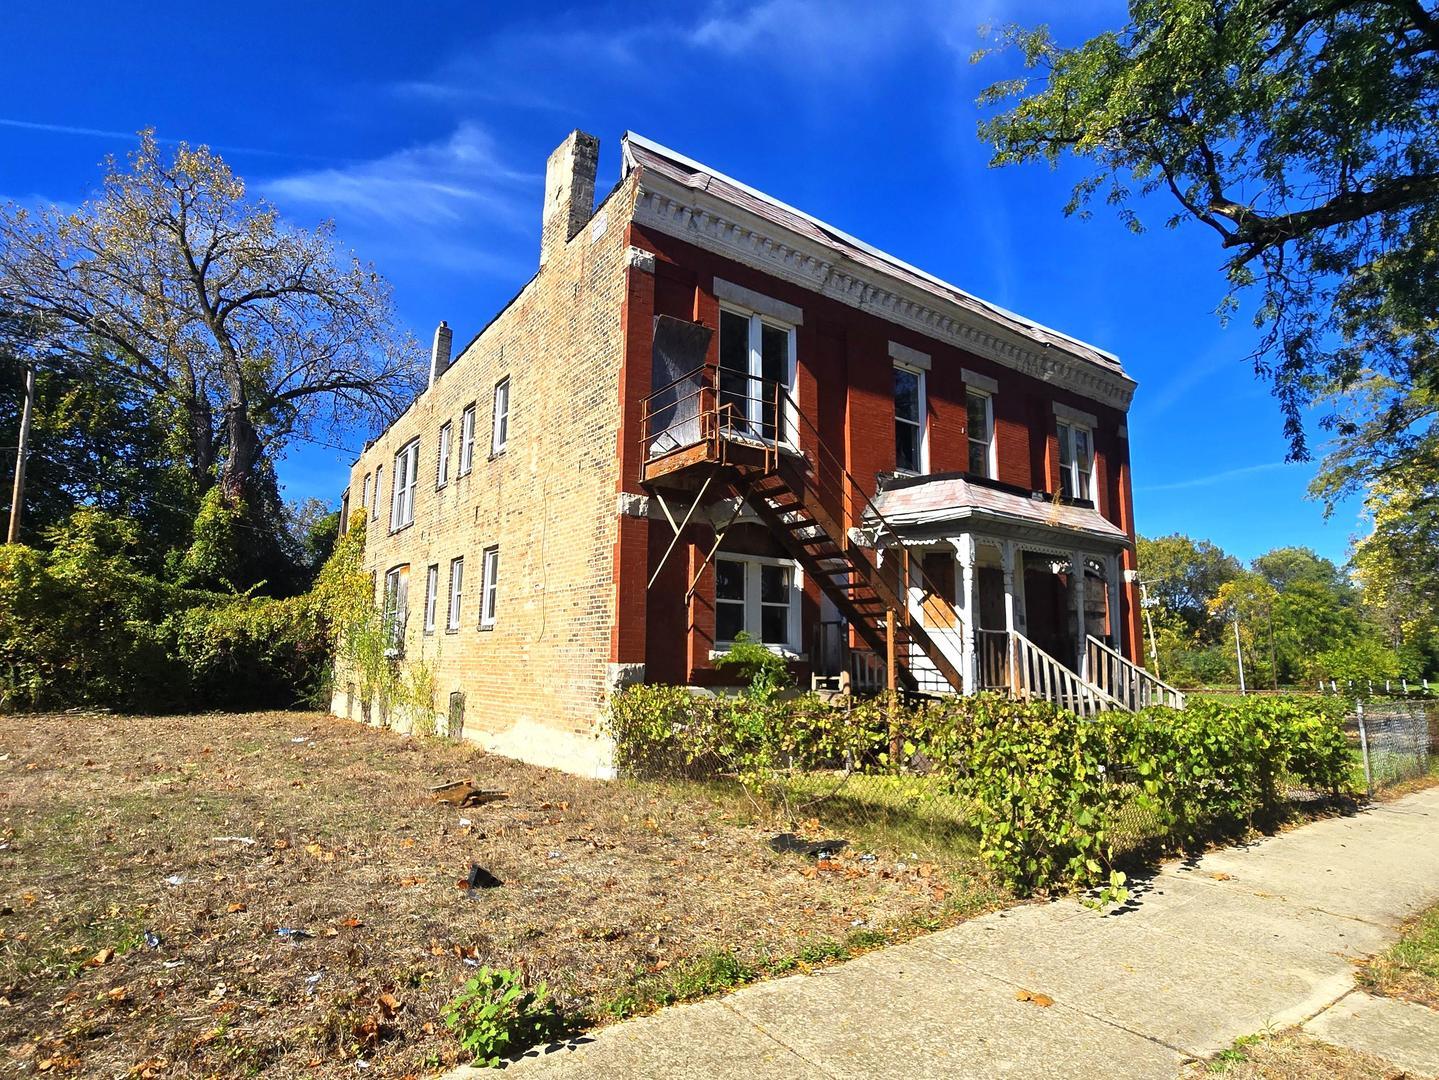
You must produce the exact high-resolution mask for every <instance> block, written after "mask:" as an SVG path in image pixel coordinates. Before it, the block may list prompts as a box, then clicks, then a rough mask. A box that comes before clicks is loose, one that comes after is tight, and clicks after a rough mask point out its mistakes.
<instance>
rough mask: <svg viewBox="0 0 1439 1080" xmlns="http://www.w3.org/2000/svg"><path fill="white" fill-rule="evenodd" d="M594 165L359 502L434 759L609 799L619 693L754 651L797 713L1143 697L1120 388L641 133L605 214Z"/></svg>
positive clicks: (558, 191)
mask: <svg viewBox="0 0 1439 1080" xmlns="http://www.w3.org/2000/svg"><path fill="white" fill-rule="evenodd" d="M597 157H598V141H597V140H596V139H594V138H593V137H592V136H588V135H584V134H582V133H580V132H574V133H572V134H571V135H570V137H569V138H568V139H566V140H565V142H564V143H563V144H561V146H560V147H559V148H557V149H556V150H555V152H554V154H553V155H551V158H550V160H549V163H548V166H547V169H546V177H545V195H544V207H543V214H542V221H541V241H540V253H539V270H538V271H537V273H536V274H535V276H534V277H533V278H531V280H530V281H529V282H528V283H527V284H526V285H525V286H524V288H523V289H522V290H521V291H520V293H519V295H518V296H516V297H515V298H514V300H512V301H511V302H510V304H509V305H508V306H507V307H506V308H505V309H504V310H503V311H501V312H500V313H499V314H498V315H497V316H495V318H494V319H492V320H491V321H490V323H489V324H488V325H487V326H486V327H485V328H484V329H483V330H482V331H481V332H480V333H479V334H478V335H476V336H475V338H474V339H473V340H472V341H471V342H470V343H469V344H468V345H467V346H465V347H464V348H463V349H462V350H461V351H460V353H459V355H458V356H456V357H455V358H454V359H453V360H451V358H450V353H451V348H450V331H449V329H448V328H447V327H445V326H444V325H443V324H442V326H441V328H440V330H439V331H438V332H437V334H436V338H435V351H434V356H433V361H432V368H431V380H430V386H429V388H428V389H427V390H426V391H425V392H423V393H422V394H421V395H420V396H419V398H418V399H417V400H416V401H415V402H414V404H413V405H412V406H411V407H410V408H409V410H408V411H407V412H406V413H405V414H404V415H402V416H401V417H400V418H398V419H397V420H396V421H395V422H394V423H393V424H391V425H390V427H389V428H388V429H387V430H386V431H385V432H384V433H383V434H382V435H381V436H380V437H379V438H378V439H376V440H375V441H374V442H373V443H371V444H370V445H369V446H367V448H366V450H365V451H364V453H363V454H362V455H361V457H360V459H359V460H358V461H357V462H356V463H355V465H354V467H353V469H352V471H351V477H350V485H349V488H348V490H347V492H346V499H347V505H348V506H349V507H350V508H354V507H357V506H363V507H365V508H366V512H367V514H369V515H370V519H371V520H370V522H369V526H368V536H367V543H366V554H365V558H366V565H367V567H368V568H370V569H371V570H373V571H374V574H375V578H376V583H377V584H376V594H377V595H376V602H377V603H378V604H380V605H381V606H382V608H383V610H384V611H385V612H386V616H387V618H388V619H389V621H390V624H391V626H392V627H393V629H394V633H395V637H396V642H397V647H398V648H399V649H400V650H401V651H402V652H403V654H404V656H405V657H407V658H410V659H413V658H417V657H418V658H423V659H424V661H425V662H426V663H428V664H429V665H430V666H431V668H432V669H433V671H434V673H435V677H436V681H437V691H438V697H439V699H440V700H437V702H436V708H437V711H438V712H439V713H440V714H441V727H442V728H443V727H445V725H446V722H447V721H446V718H447V717H448V718H449V721H450V729H451V730H452V731H456V732H458V731H459V730H461V729H462V730H463V734H464V735H465V736H466V737H469V738H473V739H476V740H478V741H480V742H481V743H483V744H484V745H486V746H488V747H490V748H493V749H496V750H498V751H500V752H503V753H507V754H512V755H514V756H516V757H521V758H524V759H527V760H531V761H536V762H539V763H544V764H554V765H559V766H562V767H566V768H570V769H574V770H577V771H582V772H596V771H599V772H603V771H604V770H605V768H606V763H607V761H608V748H607V746H606V744H605V741H604V740H603V739H602V738H600V737H598V721H599V720H600V718H601V716H602V713H603V708H604V702H605V698H606V695H607V693H608V692H609V691H610V690H611V689H612V688H613V687H615V686H617V685H620V684H622V683H625V682H631V681H637V680H646V681H651V682H676V683H689V684H697V685H704V684H715V683H717V682H720V681H721V680H720V678H719V673H718V672H717V670H716V668H715V666H714V664H713V659H714V657H715V656H716V655H717V654H718V653H719V652H722V651H723V650H724V649H726V648H727V647H728V645H729V644H730V643H731V642H733V641H734V640H735V638H736V636H737V635H738V634H740V633H741V632H744V633H747V634H749V635H750V636H752V637H753V638H755V639H758V640H760V641H762V642H764V643H765V644H766V645H767V646H768V647H770V648H772V649H774V650H776V651H779V652H781V653H783V654H784V655H786V656H787V657H789V658H790V659H791V661H792V668H793V671H794V673H795V675H796V676H797V678H798V679H799V680H801V682H805V683H807V682H809V681H810V680H815V681H816V682H823V683H827V684H829V685H842V684H845V683H850V684H852V685H854V686H856V687H857V688H865V687H870V686H876V685H880V684H883V682H884V681H885V680H886V678H887V677H889V676H888V671H889V669H891V668H892V669H893V676H892V677H893V678H894V679H895V680H896V681H897V682H898V683H900V684H902V685H905V686H908V687H910V688H911V689H918V690H922V691H930V692H971V691H974V690H976V689H982V688H997V689H1005V690H1008V691H1010V692H1014V693H1025V694H1032V695H1039V696H1046V697H1050V698H1052V699H1055V700H1059V701H1062V702H1064V703H1065V704H1068V705H1070V706H1072V707H1076V708H1084V709H1093V708H1098V707H1104V706H1123V705H1129V704H1134V703H1137V702H1138V701H1139V700H1141V699H1143V698H1144V697H1145V696H1146V695H1148V694H1151V693H1153V692H1154V688H1155V685H1156V684H1154V683H1153V681H1152V680H1149V679H1148V677H1147V676H1146V675H1145V674H1144V673H1143V672H1142V671H1141V670H1140V669H1139V668H1138V667H1137V666H1135V664H1134V663H1132V662H1131V661H1133V660H1135V659H1137V658H1138V656H1139V630H1138V605H1137V598H1136V594H1135V589H1134V586H1133V585H1132V584H1131V583H1130V581H1129V580H1128V578H1127V576H1126V574H1125V573H1124V571H1125V569H1126V568H1129V567H1132V565H1133V540H1134V535H1135V533H1134V521H1133V510H1132V502H1131V497H1130V480H1129V441H1128V433H1127V430H1126V427H1125V414H1126V411H1127V410H1128V407H1129V403H1130V399H1131V397H1132V395H1133V392H1134V387H1135V384H1134V381H1133V380H1132V379H1130V378H1129V377H1128V376H1127V375H1126V374H1125V373H1124V370H1123V369H1122V367H1121V366H1120V364H1119V361H1118V360H1117V359H1116V358H1115V357H1113V356H1112V355H1110V354H1108V353H1106V352H1103V351H1102V350H1099V349H1096V348H1094V347H1093V346H1090V345H1086V344H1084V343H1082V342H1079V341H1077V340H1075V339H1073V338H1070V337H1067V336H1065V335H1064V334H1061V333H1058V332H1056V331H1053V330H1049V329H1047V328H1045V327H1042V326H1039V325H1038V324H1036V323H1034V322H1032V321H1030V320H1027V319H1024V318H1022V317H1020V316H1018V315H1015V314H1013V313H1011V312H1008V311H1005V310H1003V309H1001V308H998V307H996V306H994V305H991V304H988V303H985V302H984V301H982V300H979V299H977V298H976V297H973V296H971V295H969V294H968V293H965V292H963V291H961V290H960V289H957V288H955V287H954V286H952V285H948V284H946V283H945V282H943V281H940V280H939V279H937V278H934V277H931V276H930V275H928V274H925V273H924V272H922V271H920V270H917V269H915V268H914V267H912V266H909V265H907V264H905V263H903V262H901V261H900V260H898V259H895V258H894V257H892V256H890V255H886V254H885V253H883V252H881V251H878V250H876V249H874V248H872V247H870V246H868V245H866V244H864V243H862V242H860V241H859V240H856V239H854V238H853V237H851V236H849V235H847V234H845V233H843V232H840V231H839V230H837V229H835V228H833V227H831V226H829V225H826V224H824V223H823V222H820V221H818V220H816V219H814V218H812V217H810V216H809V215H807V214H804V213H803V212H801V211H799V210H796V209H794V208H792V207H789V206H786V205H785V204H784V203H781V202H779V201H778V200H776V199H773V198H771V197H770V196H767V195H765V194H763V193H761V192H758V191H755V190H754V189H752V188H749V187H747V186H745V185H744V184H742V183H740V182H739V181H737V180H733V179H731V178H729V177H727V176H725V175H723V174H722V173H719V172H716V171H715V170H713V169H710V168H708V167H707V166H704V165H701V164H699V163H697V162H694V161H691V160H689V159H688V158H685V157H684V156H682V155H680V154H677V153H675V152H673V151H671V150H668V149H666V148H664V147H662V146H659V145H657V144H655V143H653V142H650V141H649V140H646V139H643V138H641V137H639V136H637V135H634V134H633V133H630V134H627V135H626V136H625V137H624V142H623V161H624V167H623V175H622V177H621V179H620V181H619V182H618V183H617V184H616V185H615V187H614V188H613V189H611V191H610V192H609V193H608V194H607V195H606V196H605V197H604V198H603V199H602V200H601V201H600V203H599V205H598V207H596V206H595V200H594V190H595V171H596V161H597ZM1125 658H1129V659H1125ZM335 708H336V710H337V711H339V712H347V713H350V714H352V715H356V716H358V715H359V713H360V709H361V704H360V703H357V702H356V701H355V697H354V689H353V687H352V686H350V687H346V686H344V685H342V686H341V687H340V691H339V693H337V695H336V700H335Z"/></svg>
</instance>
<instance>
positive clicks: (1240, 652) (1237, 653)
mask: <svg viewBox="0 0 1439 1080" xmlns="http://www.w3.org/2000/svg"><path fill="white" fill-rule="evenodd" d="M1234 657H1235V659H1237V660H1238V661H1239V692H1240V693H1241V694H1244V693H1248V691H1246V690H1245V689H1244V649H1243V648H1241V647H1240V644H1239V620H1238V619H1237V618H1236V619H1235V620H1234Z"/></svg>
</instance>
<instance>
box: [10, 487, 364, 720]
mask: <svg viewBox="0 0 1439 1080" xmlns="http://www.w3.org/2000/svg"><path fill="white" fill-rule="evenodd" d="M46 540H47V542H48V544H49V547H48V549H46V550H40V549H37V548H31V547H27V546H23V545H19V544H8V545H0V709H46V708H69V707H74V706H100V707H106V708H115V709H132V710H154V711H165V710H172V709H185V708H205V709H216V708H245V707H261V706H292V705H297V704H314V703H316V702H318V701H322V700H324V698H325V696H326V691H327V688H328V683H329V680H330V677H331V670H332V661H333V658H334V656H335V653H336V649H337V646H339V645H342V644H349V643H351V639H352V637H353V636H355V634H357V633H358V631H357V630H355V629H354V628H356V627H358V626H360V624H362V623H363V622H364V621H365V619H366V618H367V617H371V615H372V611H373V603H372V601H371V599H370V590H369V583H368V578H367V576H366V575H364V574H363V573H362V572H361V571H360V555H361V552H362V551H363V548H364V527H363V521H362V520H361V518H360V517H359V516H357V517H356V519H355V527H352V529H351V531H350V532H349V533H347V534H346V535H345V536H344V537H342V538H341V539H340V540H339V542H338V543H337V544H336V545H335V549H334V553H333V554H332V555H331V557H330V559H329V561H328V562H327V563H326V564H325V566H324V567H323V568H322V570H321V571H320V574H319V576H318V579H317V580H316V583H315V585H314V587H313V588H312V589H311V590H310V591H309V592H307V593H304V594H302V595H299V596H294V597H289V598H286V599H272V598H268V597H258V596H247V595H236V594H235V593H230V592H215V591H209V590H202V589H195V588H187V587H184V586H182V585H178V584H175V583H174V582H172V581H167V580H164V579H162V578H159V577H156V576H155V575H154V574H153V573H152V572H150V571H149V570H148V569H147V568H146V565H145V561H144V559H143V558H142V544H143V538H142V537H141V535H140V532H139V529H138V527H137V526H136V525H135V524H134V522H132V521H130V520H128V519H126V518H123V517H117V516H115V515H111V514H106V513H103V512H101V511H97V510H81V511H78V512H76V513H75V514H74V515H73V516H72V517H71V518H70V519H69V521H67V522H66V524H64V525H63V526H60V527H59V528H57V529H55V530H53V531H52V532H51V533H49V534H48V535H47V536H46Z"/></svg>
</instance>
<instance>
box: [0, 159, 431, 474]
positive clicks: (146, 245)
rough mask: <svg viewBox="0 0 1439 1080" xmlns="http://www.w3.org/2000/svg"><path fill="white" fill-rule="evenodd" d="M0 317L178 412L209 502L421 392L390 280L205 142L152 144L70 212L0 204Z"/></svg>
mask: <svg viewBox="0 0 1439 1080" xmlns="http://www.w3.org/2000/svg"><path fill="white" fill-rule="evenodd" d="M0 309H8V310H10V311H12V312H15V313H17V314H19V315H26V316H31V317H32V320H33V322H34V323H36V324H39V323H43V324H44V325H45V326H46V327H47V329H48V330H49V335H48V336H49V337H50V338H51V340H50V346H51V348H52V349H58V350H59V351H60V352H61V353H62V354H64V355H66V356H68V357H69V358H70V360H71V361H72V362H73V363H75V364H77V365H90V364H96V363H103V364H109V365H113V366H115V367H116V368H118V369H120V370H121V371H123V372H124V373H125V374H126V375H127V376H128V377H130V378H132V379H134V380H135V381H136V383H137V384H139V385H140V386H142V387H143V388H144V389H145V391H146V393H147V394H148V395H150V396H151V397H152V399H153V401H154V404H155V406H156V408H158V409H164V410H166V411H167V412H170V413H173V414H175V415H178V417H180V418H181V423H180V424H178V425H177V427H183V430H178V431H177V432H176V434H177V436H178V437H179V438H180V439H181V440H182V442H183V444H184V446H185V452H186V456H187V458H188V460H189V462H190V468H191V471H192V474H193V478H194V480H195V483H196V487H197V489H198V491H199V492H204V491H205V490H207V489H208V488H209V487H210V486H211V485H213V484H214V483H215V482H216V480H219V481H220V482H221V483H222V484H223V487H224V490H225V492H226V493H227V494H228V495H230V496H232V497H234V498H244V497H246V496H247V495H248V494H249V493H250V491H251V488H252V485H253V483H254V481H255V478H256V475H257V469H258V467H259V466H261V465H262V464H263V463H265V462H266V461H273V460H274V458H275V456H276V454H277V453H278V451H279V450H280V449H281V448H283V446H284V445H285V443H286V442H287V441H288V440H290V439H292V438H294V437H312V436H315V435H317V434H322V433H325V432H328V431H331V430H334V429H335V428H337V427H342V426H344V425H347V424H351V423H354V422H356V421H359V422H361V423H363V424H364V425H365V426H366V427H367V428H368V427H370V426H372V425H373V424H375V423H377V422H380V421H383V420H385V419H387V418H389V417H390V416H393V415H394V414H395V413H397V412H398V411H399V410H400V409H401V408H403V407H404V406H405V405H407V404H408V402H409V401H410V399H411V397H412V396H413V394H414V392H415V391H416V389H417V388H418V386H419V374H420V371H421V364H420V350H419V348H418V346H417V344H416V342H415V341H414V339H413V338H411V337H410V336H409V335H407V334H402V333H400V332H398V331H397V330H396V329H395V324H394V306H393V302H392V300H391V296H390V289H389V286H388V284H387V283H386V282H385V281H384V280H383V279H382V278H381V277H380V276H379V275H378V274H376V273H375V271H374V270H373V268H371V267H368V266H365V265H362V264H360V263H359V262H358V261H357V260H355V259H353V258H348V259H347V258H345V257H343V256H341V255H340V254H339V253H338V252H337V251H336V249H335V244H334V239H333V229H332V226H331V225H330V224H328V223H326V224H323V225H321V226H320V227H319V228H317V229H315V230H313V231H309V230H305V229H301V228H296V227H294V226H292V225H290V224H288V223H286V222H284V221H282V220H281V219H280V216H279V214H278V213H277V211H276V210H275V209H274V207H272V206H270V205H268V204H266V203H264V202H262V201H255V200H248V199H247V198H246V196H245V185H244V182H243V181H242V180H240V179H239V178H237V177H236V176H234V174H233V173H231V171H230V169H229V167H228V166H227V165H226V164H225V163H224V161H222V160H221V159H220V158H219V157H218V156H217V155H215V154H213V153H211V152H210V150H209V149H208V148H207V147H204V146H200V147H196V148H191V147H189V146H187V145H185V144H183V143H182V144H180V146H179V147H178V148H176V149H175V150H174V152H173V153H166V152H162V151H161V149H160V148H159V146H158V145H157V143H156V141H155V138H154V134H153V132H150V131H145V132H141V133H140V146H139V149H138V150H136V151H135V152H134V153H132V154H131V155H130V158H129V162H128V167H125V166H122V164H121V163H119V162H117V161H116V160H115V159H113V158H111V159H109V160H108V161H107V163H106V175H105V180H104V187H103V189H102V191H101V192H100V193H99V194H98V195H97V197H96V198H94V199H93V200H91V201H89V202H87V203H85V204H84V205H83V206H81V207H80V208H79V209H78V210H76V211H75V212H74V213H69V214H66V213H61V212H60V211H58V210H54V209H52V210H48V211H41V212H32V211H29V210H26V209H25V208H23V207H20V206H17V205H15V204H13V203H12V204H9V205H8V206H6V207H4V208H0Z"/></svg>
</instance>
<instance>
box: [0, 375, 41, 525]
mask: <svg viewBox="0 0 1439 1080" xmlns="http://www.w3.org/2000/svg"><path fill="white" fill-rule="evenodd" d="M34 411H35V369H34V368H33V367H27V368H26V369H25V405H24V408H23V409H22V411H21V413H20V446H19V451H20V452H19V453H18V454H16V455H15V489H14V493H13V494H12V496H11V499H10V531H9V533H7V534H6V540H5V542H6V543H7V544H18V543H19V542H20V512H21V508H22V506H23V504H24V500H25V459H26V457H28V456H29V454H30V414H31V413H32V412H34Z"/></svg>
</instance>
